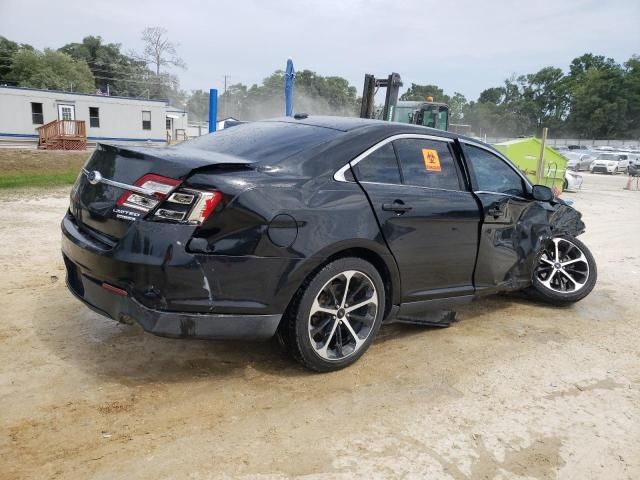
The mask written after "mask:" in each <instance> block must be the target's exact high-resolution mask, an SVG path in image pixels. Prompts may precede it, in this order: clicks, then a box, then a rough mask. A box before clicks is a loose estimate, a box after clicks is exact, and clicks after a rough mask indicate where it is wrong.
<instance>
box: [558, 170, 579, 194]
mask: <svg viewBox="0 0 640 480" xmlns="http://www.w3.org/2000/svg"><path fill="white" fill-rule="evenodd" d="M582 181H583V178H582V175H580V174H578V173H576V172H573V171H571V170H569V169H568V168H567V169H566V170H565V171H564V184H563V185H562V191H570V192H575V191H576V190H580V189H581V188H582Z"/></svg>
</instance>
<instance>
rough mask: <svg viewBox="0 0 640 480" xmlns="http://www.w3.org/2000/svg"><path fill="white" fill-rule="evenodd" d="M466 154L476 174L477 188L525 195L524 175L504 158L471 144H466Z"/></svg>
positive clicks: (519, 195)
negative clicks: (521, 175)
mask: <svg viewBox="0 0 640 480" xmlns="http://www.w3.org/2000/svg"><path fill="white" fill-rule="evenodd" d="M464 154H465V157H466V158H467V162H469V165H470V166H471V168H472V169H473V173H474V174H475V177H476V182H477V184H478V185H477V190H479V191H484V192H495V193H504V194H506V195H514V196H517V197H524V196H525V194H524V192H525V190H524V184H523V180H522V177H520V175H518V174H517V173H516V172H515V171H514V169H513V168H511V166H509V164H507V162H505V161H504V160H503V159H501V158H500V157H498V156H497V155H494V154H493V153H490V152H488V151H487V150H484V149H483V148H478V147H473V146H471V145H464Z"/></svg>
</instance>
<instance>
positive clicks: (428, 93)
mask: <svg viewBox="0 0 640 480" xmlns="http://www.w3.org/2000/svg"><path fill="white" fill-rule="evenodd" d="M427 97H433V100H434V101H435V102H443V103H449V96H448V95H445V93H444V90H442V89H441V88H440V87H438V86H437V85H418V84H416V83H412V84H411V86H410V87H409V88H408V89H407V91H406V92H404V93H403V94H402V95H400V100H403V101H404V100H417V101H424V100H426V99H427Z"/></svg>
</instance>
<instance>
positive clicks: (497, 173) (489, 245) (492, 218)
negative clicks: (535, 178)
mask: <svg viewBox="0 0 640 480" xmlns="http://www.w3.org/2000/svg"><path fill="white" fill-rule="evenodd" d="M462 148H463V151H464V156H465V159H466V162H467V165H468V166H469V173H470V175H471V182H472V187H473V191H474V193H475V195H476V196H477V198H478V199H479V200H480V203H481V204H482V208H483V214H482V215H483V221H482V227H481V233H480V242H479V245H478V261H477V265H476V270H475V275H474V284H475V287H476V289H477V290H478V291H483V290H484V291H493V290H499V289H501V288H505V287H509V286H514V287H516V286H517V282H518V281H519V280H520V279H519V277H518V274H519V272H520V271H521V270H522V267H523V265H522V264H523V262H526V261H528V259H529V255H530V253H531V248H530V247H531V245H532V244H533V243H534V242H533V239H532V238H531V235H533V234H534V232H533V230H532V228H533V227H534V226H535V224H534V223H532V222H531V221H529V220H528V221H527V222H522V221H521V219H522V217H523V215H524V213H525V212H526V211H528V210H529V209H530V208H531V207H532V206H534V207H535V206H537V204H536V203H535V202H534V201H533V200H531V199H530V198H529V194H528V193H527V183H526V181H525V180H524V178H523V176H522V175H521V174H520V173H519V172H518V171H517V169H516V167H514V166H513V165H511V164H510V163H509V162H507V161H505V160H504V159H503V158H501V157H499V156H498V155H496V154H495V153H494V152H492V151H491V150H490V149H488V148H486V147H484V146H482V145H480V144H472V143H470V142H462ZM546 218H547V217H546V215H544V216H540V222H545V223H546V221H547V220H546Z"/></svg>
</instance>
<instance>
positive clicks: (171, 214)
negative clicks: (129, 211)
mask: <svg viewBox="0 0 640 480" xmlns="http://www.w3.org/2000/svg"><path fill="white" fill-rule="evenodd" d="M180 183H181V181H180V180H176V179H174V178H168V177H162V176H160V175H155V174H153V173H149V174H147V175H144V176H143V177H141V178H140V179H138V180H137V181H136V182H135V183H134V185H135V186H136V187H141V188H144V189H146V190H148V191H149V194H148V195H146V194H144V193H137V192H131V191H129V192H125V193H123V194H122V196H120V198H119V199H118V202H117V203H118V206H121V207H129V208H133V209H136V210H142V211H144V212H150V211H152V210H154V209H155V211H154V213H153V216H152V217H151V219H153V220H156V221H170V222H179V223H188V224H192V225H200V224H201V223H202V222H204V221H205V220H206V219H207V218H208V217H209V215H211V214H212V213H213V211H214V210H215V209H216V207H217V206H218V205H219V204H220V202H221V201H222V193H220V192H212V191H208V190H199V189H195V188H177V187H178V185H180Z"/></svg>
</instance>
